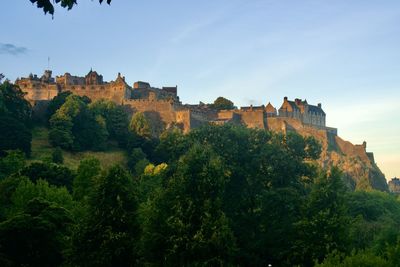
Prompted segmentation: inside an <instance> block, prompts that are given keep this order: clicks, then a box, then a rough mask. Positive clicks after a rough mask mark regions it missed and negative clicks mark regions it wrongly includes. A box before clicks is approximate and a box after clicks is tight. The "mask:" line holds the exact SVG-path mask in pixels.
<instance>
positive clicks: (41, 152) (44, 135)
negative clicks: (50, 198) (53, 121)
mask: <svg viewBox="0 0 400 267" xmlns="http://www.w3.org/2000/svg"><path fill="white" fill-rule="evenodd" d="M32 135H33V138H32V154H31V158H30V159H29V161H31V162H33V161H41V160H46V159H49V158H50V157H51V152H52V151H53V149H54V148H53V147H52V146H51V145H50V144H49V141H48V129H47V128H45V127H35V128H34V129H33V131H32ZM63 156H64V165H65V166H67V167H69V168H72V169H76V168H77V167H78V165H79V162H80V161H81V160H82V159H83V158H85V157H88V156H93V157H96V158H97V159H99V160H100V162H101V165H102V167H103V168H107V167H109V166H111V165H113V164H122V165H124V166H126V162H127V159H126V156H125V152H124V151H123V150H121V149H120V148H118V147H116V146H115V145H110V146H109V148H108V149H107V150H106V151H103V152H100V151H99V152H95V151H84V152H77V153H71V152H67V151H63Z"/></svg>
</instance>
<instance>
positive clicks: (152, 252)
mask: <svg viewBox="0 0 400 267" xmlns="http://www.w3.org/2000/svg"><path fill="white" fill-rule="evenodd" d="M228 179H229V172H226V171H225V169H224V166H223V163H222V162H221V159H220V158H219V157H217V156H216V155H215V154H214V153H213V152H212V150H211V149H210V147H204V146H200V145H195V146H194V147H193V148H191V149H190V150H189V151H188V152H187V154H186V155H185V156H183V157H182V158H181V159H180V161H179V165H178V169H177V171H176V173H175V174H174V175H173V176H172V177H171V179H170V180H169V181H168V184H167V188H166V189H165V191H164V192H162V193H161V194H158V195H156V196H155V197H154V199H153V200H152V201H148V202H146V204H145V205H143V207H142V212H141V214H142V215H143V216H144V217H142V218H143V220H144V223H143V228H144V229H143V236H142V251H143V253H144V255H145V258H146V260H147V261H148V262H149V263H152V264H156V265H167V266H196V265H203V264H204V265H210V266H221V265H224V264H229V263H230V262H232V259H233V254H234V252H235V238H234V236H233V233H232V231H231V229H230V227H229V222H228V218H227V217H226V216H225V214H224V212H223V211H222V197H223V192H224V186H225V184H226V182H227V180H228Z"/></svg>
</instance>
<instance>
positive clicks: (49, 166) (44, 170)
mask: <svg viewBox="0 0 400 267" xmlns="http://www.w3.org/2000/svg"><path fill="white" fill-rule="evenodd" d="M21 174H22V175H24V176H26V177H28V178H29V179H30V180H31V181H33V182H36V181H38V180H39V179H43V180H46V181H47V182H48V183H49V184H51V185H56V186H65V187H66V188H67V189H68V190H70V191H71V190H72V181H73V180H74V176H75V175H74V173H73V172H72V171H71V170H70V169H68V168H67V167H64V166H60V165H57V164H54V163H45V162H33V163H32V164H30V165H29V166H27V167H25V168H24V169H22V170H21Z"/></svg>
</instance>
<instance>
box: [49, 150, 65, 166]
mask: <svg viewBox="0 0 400 267" xmlns="http://www.w3.org/2000/svg"><path fill="white" fill-rule="evenodd" d="M51 159H52V161H53V162H54V163H56V164H62V163H63V162H64V157H63V152H62V149H61V148H60V147H56V148H55V149H54V150H53V152H51Z"/></svg>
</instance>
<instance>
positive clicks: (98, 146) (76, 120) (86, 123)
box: [49, 95, 108, 151]
mask: <svg viewBox="0 0 400 267" xmlns="http://www.w3.org/2000/svg"><path fill="white" fill-rule="evenodd" d="M107 137H108V132H107V128H106V121H105V119H104V118H103V117H102V116H101V115H97V116H96V115H95V114H94V113H93V112H92V111H91V110H90V109H89V108H88V102H87V101H86V100H85V99H84V98H83V97H79V96H76V95H69V96H67V97H66V101H65V103H64V104H63V105H62V106H61V107H60V108H59V109H58V110H57V111H56V113H55V114H54V115H53V116H52V117H51V119H50V132H49V141H50V143H51V144H52V145H53V146H59V147H61V148H64V149H68V150H78V151H79V150H85V149H93V150H103V149H104V148H105V146H106V141H107Z"/></svg>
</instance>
